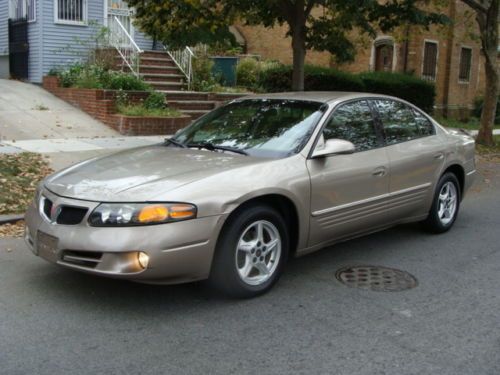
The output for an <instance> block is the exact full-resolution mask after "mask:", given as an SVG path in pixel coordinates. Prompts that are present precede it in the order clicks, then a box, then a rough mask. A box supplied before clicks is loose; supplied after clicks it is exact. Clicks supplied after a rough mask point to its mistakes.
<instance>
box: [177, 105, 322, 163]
mask: <svg viewBox="0 0 500 375" xmlns="http://www.w3.org/2000/svg"><path fill="white" fill-rule="evenodd" d="M324 109H325V106H324V105H322V103H318V102H309V101H301V100H285V99H279V100H278V99H247V100H242V101H237V102H233V103H230V104H228V105H225V106H222V107H220V108H218V109H216V110H214V111H212V112H210V113H209V114H207V115H206V116H204V117H202V118H200V119H199V120H198V121H196V122H194V123H193V124H192V125H190V126H188V127H187V128H185V129H184V130H182V131H180V132H179V133H178V134H177V135H176V136H175V137H174V138H172V140H173V142H169V144H170V145H172V146H174V147H175V146H176V143H177V146H181V147H200V148H202V147H203V148H206V149H209V150H216V151H217V150H218V151H226V152H227V151H231V149H232V150H234V151H236V152H239V153H244V154H248V155H251V156H259V157H285V156H288V155H291V154H294V153H297V152H299V151H300V150H301V149H302V147H303V146H304V145H305V143H306V142H307V140H308V139H309V137H310V135H311V133H312V132H313V130H314V128H315V126H316V124H317V123H318V121H319V119H320V118H321V116H322V115H323V113H324Z"/></svg>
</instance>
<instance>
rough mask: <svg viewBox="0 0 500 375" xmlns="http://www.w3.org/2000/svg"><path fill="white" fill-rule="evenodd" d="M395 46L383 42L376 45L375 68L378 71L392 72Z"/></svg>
mask: <svg viewBox="0 0 500 375" xmlns="http://www.w3.org/2000/svg"><path fill="white" fill-rule="evenodd" d="M393 56H394V46H393V45H392V44H382V45H379V46H377V47H375V70H376V71H377V72H392V59H393Z"/></svg>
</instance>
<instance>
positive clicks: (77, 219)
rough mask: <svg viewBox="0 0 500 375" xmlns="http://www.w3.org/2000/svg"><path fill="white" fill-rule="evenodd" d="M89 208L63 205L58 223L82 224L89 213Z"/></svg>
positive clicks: (58, 216)
mask: <svg viewBox="0 0 500 375" xmlns="http://www.w3.org/2000/svg"><path fill="white" fill-rule="evenodd" d="M87 211H88V209H87V208H83V207H72V206H61V212H60V213H59V215H57V220H56V223H57V224H64V225H76V224H80V223H81V222H82V220H83V218H84V217H85V215H86V214H87Z"/></svg>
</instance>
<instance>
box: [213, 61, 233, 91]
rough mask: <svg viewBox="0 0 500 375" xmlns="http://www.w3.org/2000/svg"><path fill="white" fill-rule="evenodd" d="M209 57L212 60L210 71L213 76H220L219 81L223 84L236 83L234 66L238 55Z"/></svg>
mask: <svg viewBox="0 0 500 375" xmlns="http://www.w3.org/2000/svg"><path fill="white" fill-rule="evenodd" d="M210 59H211V60H212V61H213V62H214V65H213V67H212V73H213V74H214V76H215V77H221V81H222V82H221V83H222V84H223V85H224V86H235V85H236V66H237V65H238V60H239V57H237V56H212V57H210Z"/></svg>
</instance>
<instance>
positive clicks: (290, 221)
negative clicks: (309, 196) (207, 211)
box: [223, 193, 301, 256]
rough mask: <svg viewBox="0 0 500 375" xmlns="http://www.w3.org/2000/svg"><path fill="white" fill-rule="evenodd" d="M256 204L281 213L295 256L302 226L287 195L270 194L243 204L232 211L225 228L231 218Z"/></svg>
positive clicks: (295, 207) (292, 253)
mask: <svg viewBox="0 0 500 375" xmlns="http://www.w3.org/2000/svg"><path fill="white" fill-rule="evenodd" d="M255 204H264V205H266V206H269V207H272V208H274V209H275V210H276V211H278V212H279V213H280V215H281V216H282V217H283V219H284V220H285V222H286V224H287V227H288V232H289V236H290V238H289V240H290V256H294V255H295V253H296V251H297V248H298V245H299V234H300V229H301V224H300V218H299V213H298V209H297V205H296V204H295V202H293V200H292V199H290V198H289V197H287V196H286V195H283V194H279V193H268V194H263V195H258V196H254V197H252V198H249V199H247V200H245V201H243V202H241V203H240V204H239V205H238V206H237V207H235V208H234V209H233V210H232V211H231V213H230V214H229V216H228V218H227V219H226V222H225V223H224V226H225V225H226V224H227V223H228V222H229V221H230V220H231V218H233V217H235V216H236V215H237V214H238V213H239V212H241V211H242V210H244V209H245V208H246V207H249V206H253V205H255ZM223 228H224V227H223Z"/></svg>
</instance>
